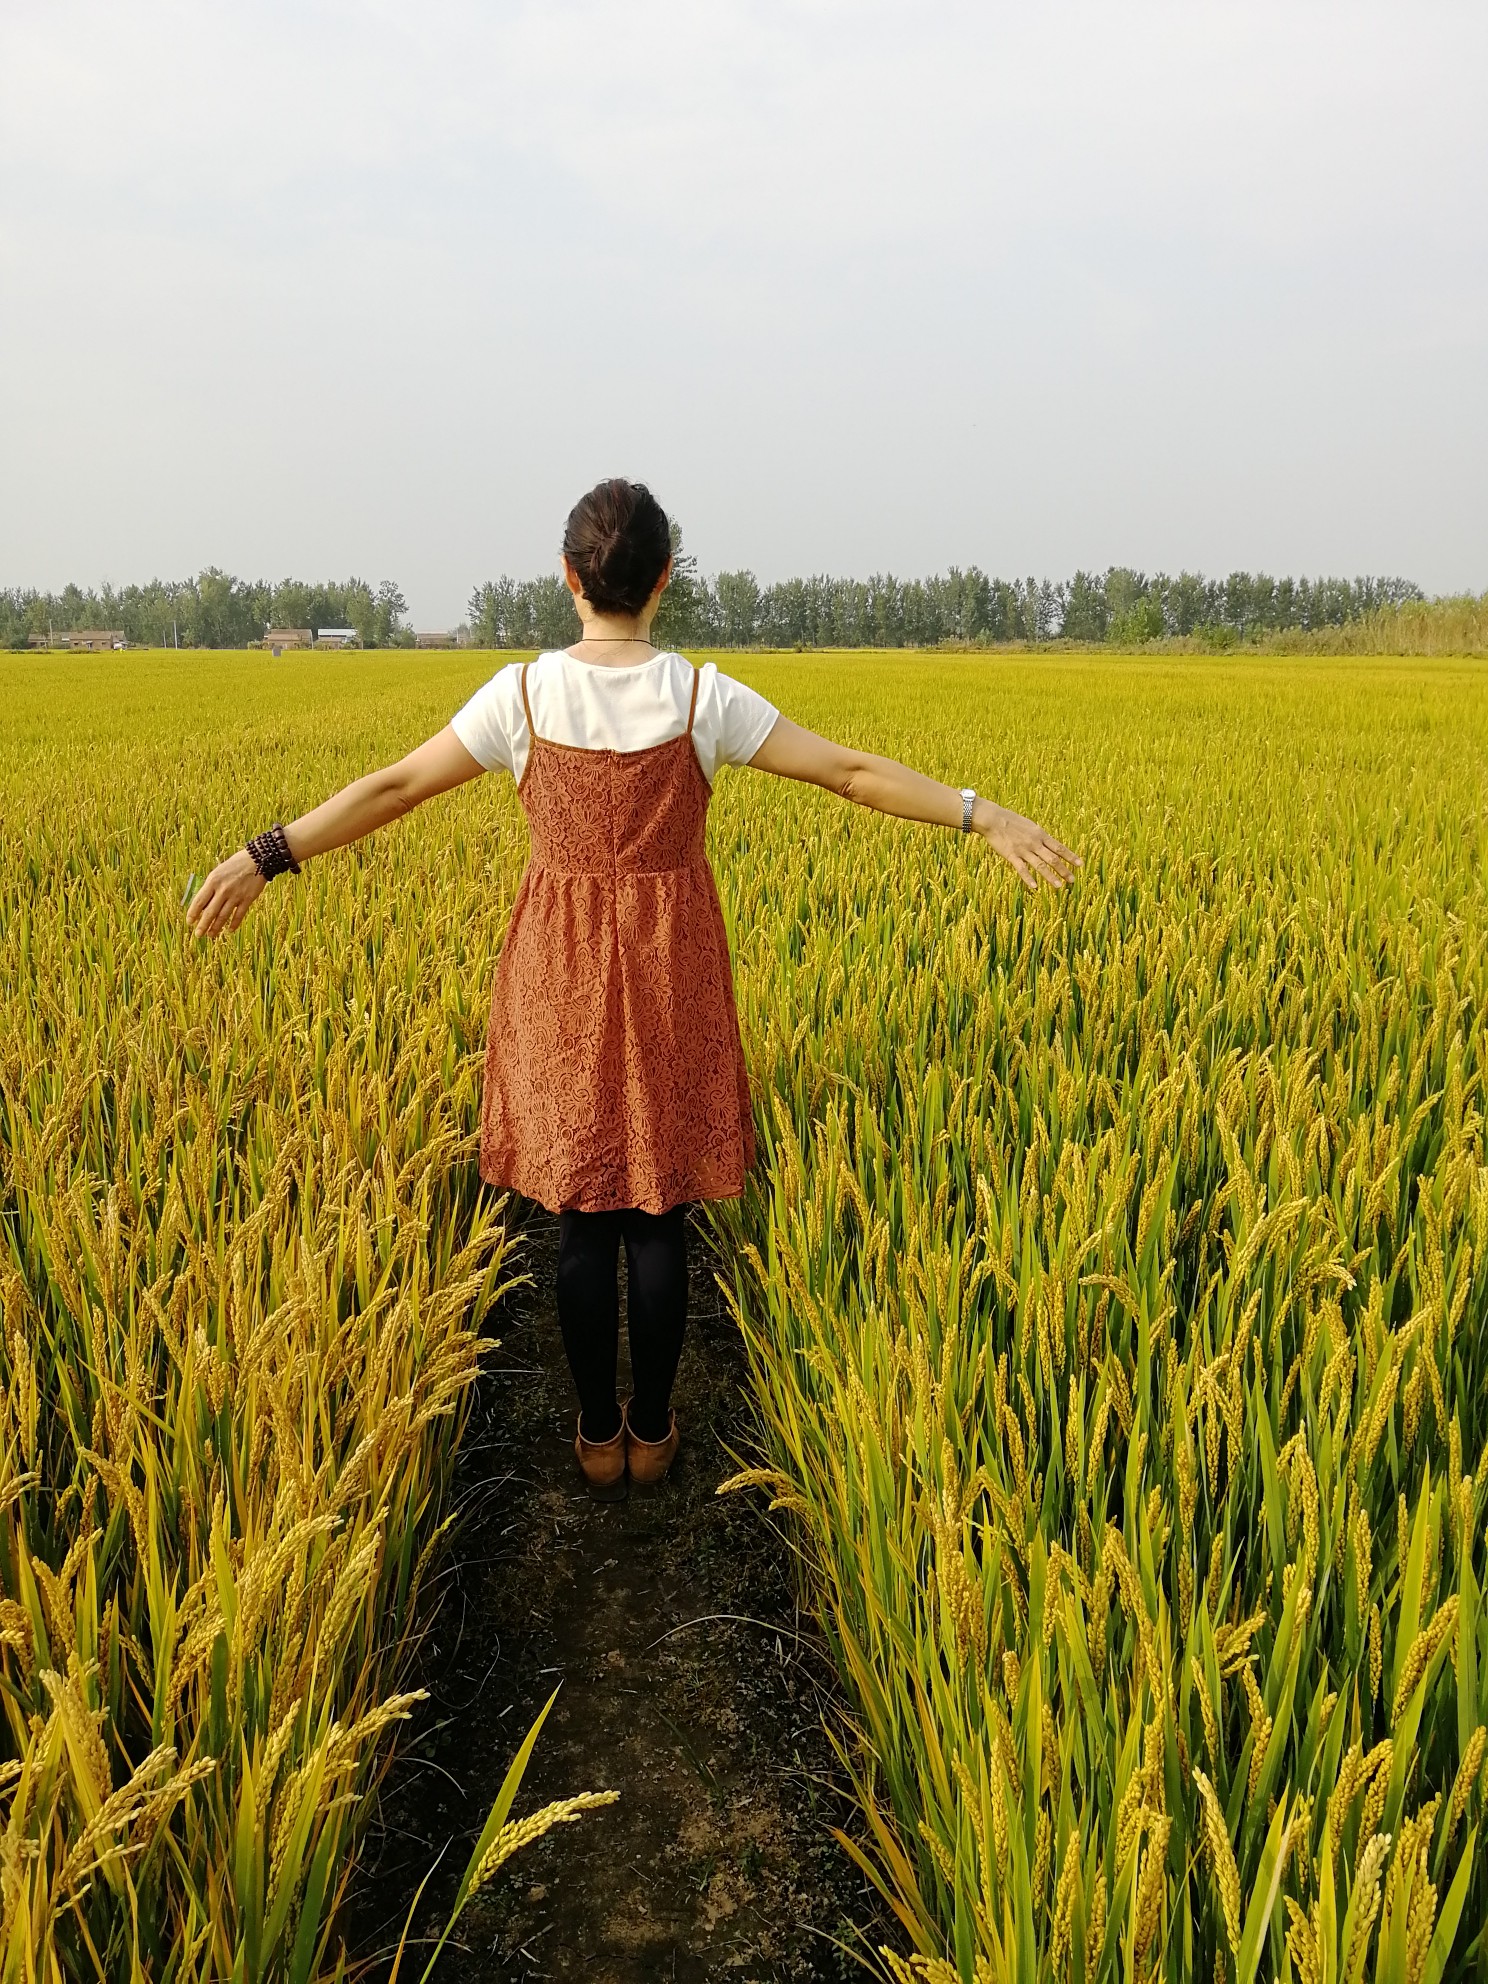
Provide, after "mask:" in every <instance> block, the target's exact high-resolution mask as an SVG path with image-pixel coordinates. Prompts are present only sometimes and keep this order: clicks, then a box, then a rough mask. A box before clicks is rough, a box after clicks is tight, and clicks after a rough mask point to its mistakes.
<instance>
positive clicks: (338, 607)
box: [0, 566, 413, 648]
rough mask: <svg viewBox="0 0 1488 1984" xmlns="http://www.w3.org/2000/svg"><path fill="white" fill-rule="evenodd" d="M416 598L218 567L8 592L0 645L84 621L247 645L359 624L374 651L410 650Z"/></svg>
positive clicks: (163, 639)
mask: <svg viewBox="0 0 1488 1984" xmlns="http://www.w3.org/2000/svg"><path fill="white" fill-rule="evenodd" d="M407 621H408V602H407V600H406V599H404V597H403V594H402V592H401V590H400V589H399V587H398V586H397V585H396V584H394V582H393V581H392V580H391V579H384V580H383V582H382V584H381V585H379V586H375V587H374V586H371V585H369V584H368V583H367V581H366V580H365V579H342V580H331V581H327V582H322V583H320V584H310V583H306V582H305V581H303V580H300V579H286V580H284V581H283V582H282V583H281V584H279V585H271V584H270V583H269V582H268V581H266V580H263V579H257V580H254V579H237V578H234V577H233V576H232V574H231V573H230V572H222V571H219V570H218V569H217V568H216V566H210V567H208V569H207V570H206V571H205V572H202V573H200V574H199V575H198V576H197V577H196V578H194V579H180V580H174V581H172V580H167V579H152V580H151V581H150V583H149V584H148V585H144V586H119V587H115V586H108V585H106V586H101V587H98V588H97V589H94V588H92V587H82V586H75V585H69V586H64V587H63V589H62V591H61V592H57V593H52V592H36V591H21V590H13V591H5V590H0V647H11V648H23V647H26V646H28V645H29V643H30V642H31V640H32V638H33V636H34V637H36V638H38V639H45V638H46V637H47V635H48V634H50V633H54V632H55V633H63V632H68V631H70V630H73V629H76V628H79V627H114V628H118V629H119V630H120V632H122V633H123V635H124V638H125V639H126V640H127V641H130V642H132V643H134V644H135V645H137V646H140V647H152V648H159V647H165V648H168V647H172V646H175V645H177V644H179V645H180V646H181V647H183V648H241V647H247V646H248V645H249V644H250V643H251V642H255V641H261V640H262V639H263V637H264V634H265V632H266V631H267V629H268V628H270V627H308V628H309V629H310V630H311V631H312V632H316V631H318V630H319V629H320V628H322V627H354V628H355V629H356V631H357V633H358V634H359V635H360V636H361V638H362V640H363V641H364V642H365V644H366V645H367V646H368V647H411V646H412V645H413V634H412V631H411V630H410V628H409V627H408V624H407Z"/></svg>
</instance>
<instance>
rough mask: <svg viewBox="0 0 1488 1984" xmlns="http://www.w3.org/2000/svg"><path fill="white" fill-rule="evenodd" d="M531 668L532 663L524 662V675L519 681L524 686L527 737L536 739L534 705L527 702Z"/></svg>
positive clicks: (523, 707) (523, 699)
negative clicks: (528, 676)
mask: <svg viewBox="0 0 1488 1984" xmlns="http://www.w3.org/2000/svg"><path fill="white" fill-rule="evenodd" d="M531 666H532V663H531V662H530V661H524V662H523V663H522V673H521V676H520V677H519V680H520V682H521V685H522V714H523V715H524V716H525V717H526V719H527V735H528V737H536V736H537V725H536V724H535V723H534V722H533V721H532V705H531V703H529V702H528V700H527V671H528V669H529V668H530V667H531Z"/></svg>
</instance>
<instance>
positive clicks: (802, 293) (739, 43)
mask: <svg viewBox="0 0 1488 1984" xmlns="http://www.w3.org/2000/svg"><path fill="white" fill-rule="evenodd" d="M1485 75H1488V7H1485V6H1484V5H1483V3H1482V0H1472V4H1470V5H1449V4H1434V3H1433V0H1413V4H1409V5H1407V4H1404V3H1403V0H1401V3H1400V4H1394V5H1389V6H1378V5H1370V4H1362V3H1361V0H1353V4H1347V5H1334V4H1324V0H1281V4H1274V5H1273V4H1269V0H1239V4H1203V3H1202V0H1183V4H1158V0H1102V3H1101V4H1081V3H1080V0H1042V3H1041V4H1034V0H1025V3H1024V4H1023V5H1021V6H1017V7H1011V6H1003V5H998V4H994V0H975V4H959V0H898V4H894V5H881V4H876V0H850V3H849V0H798V3H797V4H784V0H781V3H780V4H771V0H758V3H757V4H749V0H624V4H618V3H617V0H611V3H610V4H600V0H589V4H584V3H583V0H536V3H535V4H530V5H528V4H503V0H486V4H473V0H417V4H414V0H400V4H397V5H392V4H359V5H354V4H327V3H326V0H286V4H268V0H235V4H232V5H228V4H223V0H175V4H168V3H167V0H123V3H122V4H121V0H107V4H92V5H86V4H73V3H72V0H0V459H3V463H4V472H3V474H0V585H42V586H57V585H60V584H61V583H63V582H64V581H65V580H67V579H69V578H76V579H78V580H80V581H83V582H97V581H99V580H102V579H104V578H109V579H112V580H114V581H115V582H123V581H125V580H128V579H135V578H139V579H143V578H148V577H150V576H152V575H155V574H160V575H162V576H182V575H185V574H188V573H191V572H194V571H196V570H197V569H199V568H200V567H201V566H203V565H206V564H213V563H215V564H219V565H224V566H226V567H228V568H229V569H230V570H233V571H236V572H239V573H241V574H244V575H252V576H265V577H269V578H280V577H284V576H287V575H289V574H291V573H293V574H295V575H297V576H304V577H322V576H333V575H334V576H345V575H346V574H348V573H352V572H355V573H356V574H358V575H360V576H362V577H365V578H367V579H369V580H371V581H373V582H374V583H375V582H376V581H377V580H379V579H381V578H384V577H394V578H396V579H398V580H399V581H400V582H401V584H402V585H403V587H404V590H405V591H406V593H407V595H408V598H409V600H410V603H411V605H412V609H413V619H414V622H415V624H416V625H418V626H420V627H439V626H444V625H449V624H453V622H454V621H456V620H457V619H459V618H460V617H461V616H462V614H463V612H464V607H465V601H466V599H467V598H468V595H469V593H470V590H471V588H472V586H473V585H474V584H476V583H477V582H478V581H480V580H482V579H485V578H488V577H493V576H495V575H496V574H498V573H500V572H503V571H506V572H511V573H514V574H521V575H525V574H530V573H533V572H537V571H540V570H544V569H550V568H551V567H552V564H553V561H554V558H555V555H556V545H557V540H558V536H559V533H560V531H561V527H562V521H563V517H564V515H565V513H566V511H567V509H568V506H569V504H570V503H571V502H572V501H573V499H574V498H575V497H576V496H577V495H578V494H579V493H580V492H581V491H582V490H583V489H585V488H587V487H588V486H589V484H591V483H592V482H594V481H595V480H597V479H598V478H599V477H600V476H603V475H610V474H628V475H634V476H638V477H643V478H644V479H646V480H647V481H649V482H650V483H651V485H652V487H653V488H654V489H655V491H656V493H657V494H658V496H659V497H660V498H661V500H662V502H663V503H664V504H665V505H666V506H667V507H668V509H669V510H670V511H671V512H672V513H673V514H674V515H675V516H677V517H678V518H679V519H680V521H681V523H682V525H683V527H684V530H685V532H686V538H687V544H688V548H689V549H691V550H693V551H695V552H696V553H697V555H698V557H699V559H700V560H701V563H702V565H703V567H704V569H705V570H710V571H711V570H715V569H717V568H719V567H723V566H730V567H731V566H739V565H750V566H752V567H753V568H754V569H755V571H756V572H758V573H759V574H760V576H761V577H762V578H777V577H782V576H785V575H787V574H790V573H793V572H802V571H834V572H841V573H855V574H859V575H866V574H868V573H869V572H871V571H875V570H885V569H891V570H894V571H897V572H900V573H902V574H912V573H925V572H930V571H934V570H940V569H944V568H945V567H946V566H947V565H949V564H952V563H961V564H966V563H971V562H975V563H977V564H980V565H981V566H983V567H984V568H986V569H988V570H991V571H994V572H997V573H1001V574H1005V575H1013V574H1026V573H1032V574H1036V575H1039V576H1045V575H1047V576H1051V577H1059V576H1063V575H1065V574H1067V573H1069V572H1070V571H1072V570H1073V569H1074V568H1075V567H1076V566H1081V565H1083V566H1085V567H1087V568H1095V569H1104V568H1105V566H1107V565H1108V564H1112V563H1126V564H1134V565H1137V566H1139V567H1142V568H1144V569H1146V570H1149V571H1150V570H1154V569H1158V568H1162V569H1166V570H1169V571H1176V570H1177V569H1179V568H1180V567H1183V566H1187V567H1189V568H1197V569H1202V570H1206V571H1209V572H1221V571H1226V570H1229V569H1231V568H1232V567H1235V566H1244V567H1251V568H1254V567H1263V568H1265V569H1267V570H1271V571H1273V572H1278V573H1280V572H1296V573H1301V572H1308V573H1315V572H1338V573H1344V574H1349V575H1352V574H1355V573H1360V572H1375V573H1403V574H1405V575H1407V576H1410V577H1413V578H1415V579H1417V580H1418V581H1419V582H1420V583H1421V584H1423V585H1424V586H1426V587H1427V589H1428V590H1432V591H1438V590H1449V589H1460V588H1462V587H1467V586H1472V587H1474V588H1482V587H1485V586H1488V475H1485V463H1488V112H1485V109H1484V97H1483V86H1484V77H1485Z"/></svg>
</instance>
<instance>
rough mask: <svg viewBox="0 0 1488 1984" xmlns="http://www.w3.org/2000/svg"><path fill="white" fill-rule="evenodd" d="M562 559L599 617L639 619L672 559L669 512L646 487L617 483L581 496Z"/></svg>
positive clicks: (571, 518) (565, 532) (619, 480)
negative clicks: (567, 563) (631, 617)
mask: <svg viewBox="0 0 1488 1984" xmlns="http://www.w3.org/2000/svg"><path fill="white" fill-rule="evenodd" d="M563 555H564V557H565V558H566V559H567V560H568V562H569V564H570V565H571V566H572V567H573V569H574V572H575V573H576V574H577V577H578V581H579V586H580V589H581V591H582V593H583V596H584V598H585V599H586V600H587V601H588V602H589V604H590V605H591V606H592V607H593V608H594V610H595V611H596V612H597V613H623V614H629V615H635V614H638V613H640V611H641V610H642V608H643V607H644V606H645V605H646V602H647V601H648V600H649V599H650V597H651V595H652V593H654V592H655V590H656V586H657V582H658V580H659V579H660V578H661V575H662V573H663V572H664V571H665V570H666V567H667V561H668V559H669V558H670V557H671V555H672V530H671V525H670V523H669V522H668V521H667V515H666V512H665V510H663V509H662V507H661V505H660V503H658V502H657V500H656V498H655V497H654V496H653V495H652V494H651V491H650V490H649V489H648V488H647V487H646V485H645V484H644V483H643V482H626V481H625V480H624V479H623V478H622V477H619V476H617V477H614V478H613V479H612V480H610V481H608V482H600V483H597V484H596V485H595V487H594V488H593V489H591V490H590V491H589V493H588V495H587V496H581V497H580V498H579V500H578V502H577V503H575V504H574V506H573V508H572V510H570V511H569V514H568V522H567V523H566V524H565V526H564V530H563Z"/></svg>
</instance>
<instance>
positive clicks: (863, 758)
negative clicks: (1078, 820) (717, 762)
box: [749, 716, 1083, 889]
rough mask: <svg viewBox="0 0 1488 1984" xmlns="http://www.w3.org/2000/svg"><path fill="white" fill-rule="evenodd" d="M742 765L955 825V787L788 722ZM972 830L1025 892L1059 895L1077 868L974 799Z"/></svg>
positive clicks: (1036, 829)
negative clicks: (1045, 890) (1050, 890)
mask: <svg viewBox="0 0 1488 1984" xmlns="http://www.w3.org/2000/svg"><path fill="white" fill-rule="evenodd" d="M749 763H750V766H751V768H752V769H754V770H755V771H761V772H774V773H775V775H776V776H777V777H778V778H799V779H805V780H806V781H807V782H808V783H810V784H812V785H824V786H825V787H826V788H827V790H828V791H829V792H835V793H837V794H838V795H839V796H840V797H841V798H843V799H851V800H852V801H853V802H854V804H855V805H858V806H871V807H872V808H873V810H874V811H875V812H877V813H892V814H894V815H895V816H896V818H898V819H901V820H924V821H926V822H927V823H928V824H929V825H931V826H937V827H959V826H960V824H961V794H960V792H959V791H958V790H957V789H956V787H955V786H954V785H942V784H941V783H940V780H939V779H934V778H927V777H926V776H925V774H924V773H923V772H916V771H911V770H910V768H909V766H908V765H901V764H900V763H899V762H898V760H897V759H895V758H879V757H875V756H874V754H873V753H872V752H871V751H853V750H850V749H849V748H848V746H847V745H845V744H834V743H833V742H832V741H831V739H830V738H828V737H818V736H817V734H816V732H815V731H814V730H803V729H802V728H801V726H800V724H798V723H792V722H791V720H790V718H789V717H784V716H782V717H777V718H776V720H775V723H774V725H773V727H772V728H771V731H770V734H769V736H768V737H767V738H766V739H765V741H764V743H763V744H761V746H760V747H759V749H758V750H757V751H756V752H755V754H754V756H753V757H752V758H751V759H750V760H749ZM971 825H972V831H973V832H974V833H978V834H980V835H981V837H982V839H983V840H985V841H986V842H987V843H988V844H989V846H991V847H994V848H995V849H996V850H997V852H998V853H999V854H1000V855H1001V856H1002V857H1003V859H1004V860H1005V861H1008V862H1010V863H1011V864H1012V866H1013V867H1014V868H1015V869H1016V870H1017V872H1018V874H1019V875H1020V876H1021V877H1022V879H1023V882H1024V884H1025V886H1026V887H1028V888H1030V889H1036V888H1037V887H1038V885H1039V883H1040V882H1048V883H1050V884H1051V885H1052V886H1053V887H1054V888H1056V889H1062V888H1063V887H1064V885H1065V883H1066V882H1067V881H1068V880H1069V878H1070V876H1071V875H1072V874H1073V873H1074V871H1075V869H1076V868H1079V867H1081V866H1082V865H1083V864H1082V863H1081V860H1080V857H1079V855H1078V854H1074V853H1071V851H1070V849H1069V848H1067V847H1066V846H1065V845H1064V843H1063V842H1062V841H1057V840H1055V838H1054V836H1053V835H1052V834H1046V833H1045V832H1044V830H1043V828H1042V827H1040V826H1036V825H1035V824H1034V822H1033V821H1032V820H1025V819H1024V818H1023V816H1022V814H1021V813H1011V812H1009V811H1008V809H1007V807H1006V806H998V805H996V804H994V802H993V801H992V800H990V799H984V798H982V797H981V796H980V795H978V798H977V801H976V804H975V806H974V807H973V809H972V815H971Z"/></svg>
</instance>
